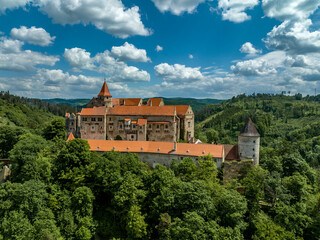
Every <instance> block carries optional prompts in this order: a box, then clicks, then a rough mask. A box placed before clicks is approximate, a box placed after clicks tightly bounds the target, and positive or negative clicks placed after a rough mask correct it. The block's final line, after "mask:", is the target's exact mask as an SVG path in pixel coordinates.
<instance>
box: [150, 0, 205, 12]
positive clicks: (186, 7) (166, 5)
mask: <svg viewBox="0 0 320 240" xmlns="http://www.w3.org/2000/svg"><path fill="white" fill-rule="evenodd" d="M205 1H206V0H152V2H153V3H154V4H155V5H156V7H157V8H158V9H159V10H160V11H161V12H167V11H168V12H171V13H172V14H174V15H181V14H182V13H184V12H188V13H193V12H194V11H195V10H196V8H197V7H198V5H199V4H200V3H203V2H205Z"/></svg>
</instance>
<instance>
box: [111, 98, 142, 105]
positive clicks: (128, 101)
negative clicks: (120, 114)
mask: <svg viewBox="0 0 320 240" xmlns="http://www.w3.org/2000/svg"><path fill="white" fill-rule="evenodd" d="M141 101H142V99H141V98H113V99H112V103H113V105H114V106H119V105H124V106H139V104H140V102H141Z"/></svg>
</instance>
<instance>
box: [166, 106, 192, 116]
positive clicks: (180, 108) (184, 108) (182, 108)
mask: <svg viewBox="0 0 320 240" xmlns="http://www.w3.org/2000/svg"><path fill="white" fill-rule="evenodd" d="M167 106H175V107H176V111H177V115H178V116H184V115H186V112H187V111H188V109H189V107H190V105H167Z"/></svg>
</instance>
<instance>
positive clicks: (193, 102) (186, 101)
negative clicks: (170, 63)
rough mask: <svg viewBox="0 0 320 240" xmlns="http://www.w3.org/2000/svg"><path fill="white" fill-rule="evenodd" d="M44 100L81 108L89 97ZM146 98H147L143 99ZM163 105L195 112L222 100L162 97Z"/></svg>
mask: <svg viewBox="0 0 320 240" xmlns="http://www.w3.org/2000/svg"><path fill="white" fill-rule="evenodd" d="M42 100H43V101H45V102H49V103H54V104H65V105H69V106H72V107H77V108H81V107H84V106H85V105H86V104H87V103H88V102H89V101H90V99H62V98H53V99H42ZM144 100H148V99H144ZM163 100H164V103H165V105H190V106H191V107H192V109H193V111H194V112H197V111H199V110H201V109H202V108H204V107H205V106H207V105H208V104H216V103H219V102H221V101H222V100H218V99H210V98H206V99H196V98H163Z"/></svg>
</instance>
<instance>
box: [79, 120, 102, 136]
mask: <svg viewBox="0 0 320 240" xmlns="http://www.w3.org/2000/svg"><path fill="white" fill-rule="evenodd" d="M99 119H102V120H101V121H99ZM80 134H81V138H83V139H97V140H106V118H105V116H81V127H80Z"/></svg>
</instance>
